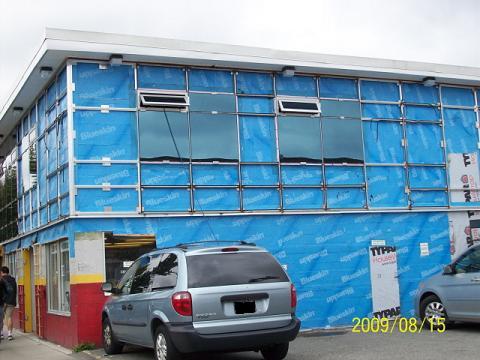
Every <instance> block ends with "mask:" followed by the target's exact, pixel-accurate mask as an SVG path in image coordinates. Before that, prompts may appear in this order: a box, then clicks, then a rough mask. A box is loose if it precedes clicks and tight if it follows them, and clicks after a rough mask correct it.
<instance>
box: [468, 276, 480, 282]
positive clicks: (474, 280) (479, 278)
mask: <svg viewBox="0 0 480 360" xmlns="http://www.w3.org/2000/svg"><path fill="white" fill-rule="evenodd" d="M470 281H471V282H480V277H475V278H472V279H471V280H470Z"/></svg>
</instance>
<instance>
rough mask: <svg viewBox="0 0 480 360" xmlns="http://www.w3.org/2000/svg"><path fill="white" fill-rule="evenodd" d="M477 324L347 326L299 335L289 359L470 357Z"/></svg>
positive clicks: (121, 358)
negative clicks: (410, 328) (417, 329)
mask: <svg viewBox="0 0 480 360" xmlns="http://www.w3.org/2000/svg"><path fill="white" fill-rule="evenodd" d="M479 336H480V325H466V324H462V325H456V326H454V327H453V328H452V329H449V330H447V331H446V332H445V333H442V334H439V333H430V332H428V331H422V332H421V333H419V334H403V333H400V332H398V331H395V332H393V333H392V334H353V333H351V330H350V329H346V330H343V331H335V332H333V331H332V332H327V331H321V332H315V333H311V334H304V335H302V336H300V337H298V338H297V339H296V340H295V341H294V342H293V343H292V344H291V346H290V352H289V355H288V357H287V358H288V359H292V360H307V359H342V360H344V359H356V360H363V359H365V360H367V359H368V360H372V359H388V360H392V359H432V360H433V359H435V360H438V359H456V360H457V359H473V358H477V357H478V339H479ZM91 354H92V355H93V356H94V357H95V358H97V359H105V358H111V359H112V360H113V359H114V360H130V359H132V360H133V359H149V360H150V359H153V353H152V351H149V350H143V349H136V348H132V349H127V353H125V354H121V355H115V356H105V354H104V352H103V351H102V350H95V351H92V352H91ZM193 359H211V360H220V359H225V360H254V359H262V357H261V355H260V354H258V353H254V352H248V353H234V354H208V355H206V354H203V355H199V356H195V357H193Z"/></svg>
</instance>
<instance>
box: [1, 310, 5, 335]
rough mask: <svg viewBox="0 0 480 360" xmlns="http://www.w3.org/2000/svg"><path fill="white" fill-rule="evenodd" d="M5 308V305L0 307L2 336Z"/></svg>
mask: <svg viewBox="0 0 480 360" xmlns="http://www.w3.org/2000/svg"><path fill="white" fill-rule="evenodd" d="M3 308H4V306H3V305H2V306H0V335H2V334H3Z"/></svg>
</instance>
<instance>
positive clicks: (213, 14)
mask: <svg viewBox="0 0 480 360" xmlns="http://www.w3.org/2000/svg"><path fill="white" fill-rule="evenodd" d="M479 15H480V1H478V0H316V1H315V0H175V1H171V0H168V1H167V0H129V1H127V0H82V1H71V0H70V1H69V0H0V108H2V107H3V105H4V103H5V102H6V100H7V97H8V95H9V94H10V93H11V92H12V90H13V88H14V87H15V85H16V84H17V83H18V81H19V79H20V77H21V74H22V73H23V71H25V69H26V68H27V66H28V63H29V62H30V61H31V59H32V58H33V56H34V54H35V52H36V50H37V49H38V48H39V46H40V44H41V42H42V39H43V37H44V32H45V27H55V28H66V29H75V30H86V31H101V32H113V33H123V34H132V35H143V36H154V37H163V38H173V39H182V40H197V41H208V42H217V43H228V44H236V45H247V46H260V47H267V48H273V49H282V50H299V51H308V52H317V53H324V54H336V55H353V56H366V57H376V58H387V59H398V60H411V61H424V62H432V63H444V64H453V65H465V66H480V46H479V45H478V33H479V29H480V21H479Z"/></svg>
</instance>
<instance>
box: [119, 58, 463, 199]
mask: <svg viewBox="0 0 480 360" xmlns="http://www.w3.org/2000/svg"><path fill="white" fill-rule="evenodd" d="M165 66H170V65H165ZM187 78H188V77H187ZM317 79H318V77H317ZM369 80H372V79H369ZM273 81H274V82H275V78H274V79H273ZM317 81H318V80H317ZM379 81H385V80H379ZM397 83H398V82H397ZM187 87H188V85H187ZM235 89H236V82H235ZM274 91H275V92H276V87H275V85H274ZM194 92H197V91H194ZM207 93H208V92H207ZM317 93H318V85H317ZM236 95H237V96H259V97H270V98H272V96H270V95H255V94H236ZM274 96H275V95H274ZM274 96H273V97H274ZM359 96H360V94H359ZM326 99H328V98H325V100H326ZM335 100H337V99H335ZM236 101H237V111H238V99H236ZM343 101H357V100H354V99H344V100H343ZM360 102H362V101H360ZM365 102H367V101H365ZM369 102H370V103H375V102H371V101H369ZM378 103H390V102H378ZM393 103H395V104H397V105H398V104H399V103H397V102H393ZM405 104H407V103H405ZM408 104H409V105H410V103H408ZM402 105H403V104H401V102H400V106H402ZM419 105H421V104H419ZM457 108H462V107H457ZM111 110H114V109H111ZM236 115H237V119H238V113H237V114H236ZM242 115H249V114H243V113H242ZM251 115H258V114H251ZM261 116H269V114H261ZM442 118H443V116H442ZM275 119H276V133H277V138H276V141H277V152H278V124H277V116H275ZM362 120H370V121H397V122H401V123H402V126H404V127H405V124H406V122H416V121H409V120H408V119H405V118H403V119H398V120H396V119H366V118H362ZM423 123H426V121H423ZM442 128H443V127H442ZM189 131H190V130H189ZM237 131H238V132H239V126H238V120H237ZM443 132H444V129H443ZM404 136H405V135H404ZM362 138H363V132H362ZM190 146H191V144H190ZM239 156H240V154H239ZM243 164H244V163H241V162H240V163H239V179H240V178H241V171H240V169H241V165H243ZM246 164H249V163H245V165H246ZM255 164H256V163H255ZM274 165H277V164H274ZM299 165H301V164H299ZM367 165H368V166H370V165H372V166H398V165H397V164H367V163H365V164H363V167H364V176H365V179H366V166H367ZM409 165H411V164H409ZM428 165H429V164H422V166H428ZM432 165H433V164H432ZM189 166H190V169H191V167H192V163H191V162H190V163H189ZM278 166H279V179H281V169H280V167H281V165H280V164H278ZM324 166H325V164H323V165H322V169H324ZM139 174H140V171H139ZM191 176H192V171H190V177H191ZM407 176H408V175H407ZM324 178H325V177H324ZM245 187H246V188H247V187H251V186H245ZM252 187H262V186H252ZM302 187H303V186H302ZM365 187H366V196H368V195H367V191H368V189H367V187H368V185H367V184H366V181H365ZM279 188H280V189H279V190H280V201H281V202H282V201H283V196H282V195H281V192H282V189H281V188H282V185H281V181H280V184H279ZM325 196H326V195H325ZM192 197H193V195H192ZM192 203H193V199H192ZM241 204H242V203H241ZM241 204H240V205H241ZM366 204H368V203H367V202H366Z"/></svg>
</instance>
